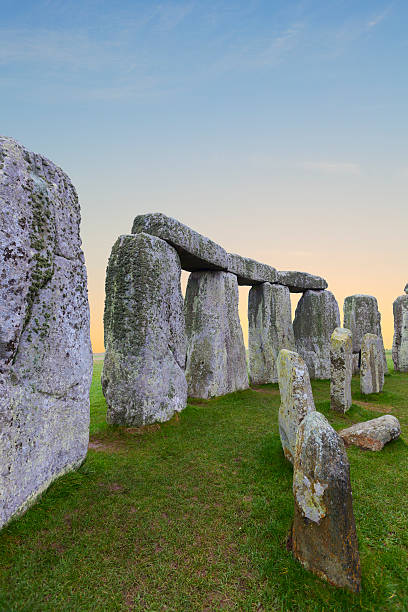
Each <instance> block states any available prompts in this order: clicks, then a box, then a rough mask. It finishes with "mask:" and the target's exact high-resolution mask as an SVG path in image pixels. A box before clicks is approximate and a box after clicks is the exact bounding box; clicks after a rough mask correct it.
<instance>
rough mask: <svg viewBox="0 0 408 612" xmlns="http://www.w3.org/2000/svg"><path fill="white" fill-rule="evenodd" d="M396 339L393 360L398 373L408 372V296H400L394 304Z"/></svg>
mask: <svg viewBox="0 0 408 612" xmlns="http://www.w3.org/2000/svg"><path fill="white" fill-rule="evenodd" d="M393 312H394V339H393V343H392V360H393V362H394V368H395V370H396V371H397V372H408V295H407V294H406V293H404V295H400V296H399V297H397V299H396V300H395V302H394V304H393Z"/></svg>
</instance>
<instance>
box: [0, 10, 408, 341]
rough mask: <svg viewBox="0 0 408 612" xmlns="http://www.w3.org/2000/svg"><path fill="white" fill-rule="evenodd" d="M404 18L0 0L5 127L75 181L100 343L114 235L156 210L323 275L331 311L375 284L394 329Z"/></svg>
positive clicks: (406, 220)
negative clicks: (334, 302) (139, 216)
mask: <svg viewBox="0 0 408 612" xmlns="http://www.w3.org/2000/svg"><path fill="white" fill-rule="evenodd" d="M407 24H408V2H406V0H400V1H398V0H396V1H392V2H384V1H377V0H366V1H364V0H361V1H356V0H344V1H341V0H333V1H331V0H310V1H307V0H306V1H296V2H292V1H290V0H289V1H288V0H285V1H283V0H282V1H273V0H268V1H266V0H264V1H262V0H253V1H252V0H246V1H234V0H229V1H221V0H220V1H218V0H191V1H185V0H183V1H180V2H177V1H173V2H167V1H166V0H162V1H159V2H156V1H154V0H145V1H143V2H137V1H116V2H115V1H112V0H111V1H106V2H103V1H98V0H81V1H69V0H54V1H53V0H38V1H34V0H33V1H27V0H25V1H24V0H22V1H20V2H18V3H16V2H15V0H13V1H11V0H2V2H1V22H0V90H1V97H0V107H1V115H0V117H1V119H0V121H1V128H0V133H1V134H3V135H6V136H12V137H14V138H16V139H17V140H19V141H20V142H21V143H22V144H24V145H25V146H26V147H27V148H29V149H31V150H33V151H36V152H39V153H42V154H44V155H45V156H47V157H49V158H50V159H51V160H53V161H54V162H55V163H57V164H59V165H60V166H61V167H62V168H63V169H64V170H65V171H66V172H67V173H68V174H69V175H70V177H71V179H72V181H73V183H74V184H75V186H76V187H77V190H78V193H79V197H80V201H81V206H82V238H83V246H84V251H85V257H86V262H87V267H88V276H89V297H90V305H91V323H92V329H91V332H92V342H93V348H94V351H95V352H100V351H102V350H103V329H102V314H103V301H104V277H105V268H106V263H107V258H108V256H109V253H110V249H111V247H112V245H113V243H114V241H115V240H116V238H117V236H118V235H119V234H123V233H128V232H129V231H130V229H131V226H132V220H133V217H134V216H135V215H137V214H140V213H143V212H156V211H161V212H164V213H166V214H168V215H170V216H173V217H176V218H178V219H179V220H181V221H182V222H183V223H186V224H187V225H190V226H191V227H193V228H194V229H196V230H198V231H200V232H201V233H203V234H205V235H207V236H209V237H211V238H212V239H213V240H215V241H217V242H219V243H220V244H222V246H223V247H224V248H226V249H227V250H228V251H231V252H236V253H240V254H242V255H246V256H249V257H253V258H255V259H258V260H260V261H263V262H265V263H269V264H271V265H273V266H275V267H277V268H279V269H283V270H286V269H298V270H304V271H309V272H312V273H315V274H320V275H322V276H324V277H325V278H326V279H327V280H328V282H329V289H330V290H331V291H333V293H334V294H335V296H336V298H337V300H338V302H339V306H340V309H341V311H342V307H343V300H344V297H345V296H347V295H351V294H353V293H370V294H372V295H375V296H376V297H377V298H378V301H379V304H380V310H381V313H382V316H383V333H384V341H385V345H386V347H390V346H391V343H392V328H393V322H392V302H393V300H394V299H395V297H397V296H398V295H400V294H401V293H402V292H403V289H404V286H405V284H406V282H408V261H407V244H408V241H407V231H408V198H407V193H408V150H407V147H408V113H407V109H408V104H407V102H408V35H407V31H408V28H407ZM247 293H248V290H247V289H243V290H242V291H241V295H240V311H241V316H242V321H243V327H244V331H245V332H246V326H247V324H246V310H247V304H246V296H247ZM295 301H296V300H294V302H295Z"/></svg>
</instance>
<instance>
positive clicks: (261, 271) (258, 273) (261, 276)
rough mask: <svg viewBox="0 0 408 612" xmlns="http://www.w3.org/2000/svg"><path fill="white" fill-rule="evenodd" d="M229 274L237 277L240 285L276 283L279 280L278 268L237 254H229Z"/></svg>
mask: <svg viewBox="0 0 408 612" xmlns="http://www.w3.org/2000/svg"><path fill="white" fill-rule="evenodd" d="M228 272H231V273H232V274H235V275H236V276H237V278H238V285H259V284H260V283H274V282H275V281H276V278H277V271H276V268H273V267H272V266H268V265H267V264H263V263H260V262H259V261H255V259H249V257H242V256H241V255H236V254H235V253H228Z"/></svg>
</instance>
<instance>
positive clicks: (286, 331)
mask: <svg viewBox="0 0 408 612" xmlns="http://www.w3.org/2000/svg"><path fill="white" fill-rule="evenodd" d="M295 348H296V345H295V336H294V334H293V326H292V312H291V305H290V293H289V288H288V287H285V286H283V285H271V284H270V283H262V284H261V285H256V286H254V287H252V288H251V290H250V292H249V296H248V349H249V351H248V352H249V373H250V377H251V382H252V383H253V384H257V385H263V384H266V383H272V382H274V383H275V382H277V381H278V370H277V365H276V361H277V358H278V355H279V351H280V350H281V349H289V350H295Z"/></svg>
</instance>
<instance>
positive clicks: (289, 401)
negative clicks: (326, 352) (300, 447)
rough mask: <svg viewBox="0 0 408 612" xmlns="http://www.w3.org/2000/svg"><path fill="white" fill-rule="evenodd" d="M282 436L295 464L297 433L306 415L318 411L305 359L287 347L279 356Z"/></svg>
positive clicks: (280, 431)
mask: <svg viewBox="0 0 408 612" xmlns="http://www.w3.org/2000/svg"><path fill="white" fill-rule="evenodd" d="M278 375H279V391H280V396H281V404H280V408H279V435H280V439H281V442H282V448H283V452H284V455H285V457H286V459H288V461H290V462H291V463H293V461H294V456H295V445H296V432H297V430H298V427H299V425H300V423H301V422H302V420H303V419H304V417H305V416H306V415H307V414H308V413H309V412H313V411H314V410H315V405H314V401H313V394H312V387H311V386H310V379H309V373H308V371H307V367H306V364H305V362H304V361H303V359H302V358H301V357H300V355H298V354H297V353H295V352H294V351H288V350H287V349H283V350H281V351H280V353H279V357H278Z"/></svg>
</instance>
